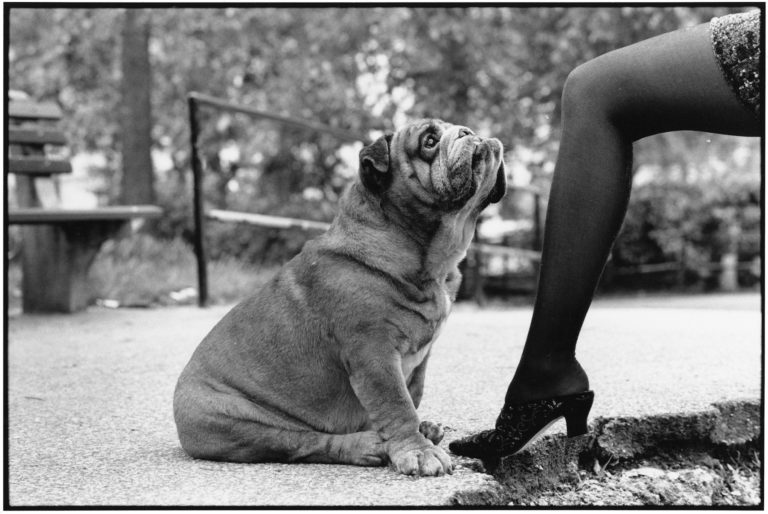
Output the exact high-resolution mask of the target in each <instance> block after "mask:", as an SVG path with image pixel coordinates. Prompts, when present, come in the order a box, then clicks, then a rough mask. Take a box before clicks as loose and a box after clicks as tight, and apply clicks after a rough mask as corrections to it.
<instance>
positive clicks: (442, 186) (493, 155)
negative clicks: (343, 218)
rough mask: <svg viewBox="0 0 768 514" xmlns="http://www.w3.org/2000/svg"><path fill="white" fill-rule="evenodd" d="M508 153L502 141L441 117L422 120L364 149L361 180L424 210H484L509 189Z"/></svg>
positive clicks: (394, 200)
mask: <svg viewBox="0 0 768 514" xmlns="http://www.w3.org/2000/svg"><path fill="white" fill-rule="evenodd" d="M502 153H503V148H502V144H501V142H500V141H499V140H498V139H495V138H483V137H479V136H476V135H475V134H474V132H472V131H471V130H470V129H468V128H467V127H462V126H459V125H452V124H450V123H446V122H444V121H441V120H435V119H427V120H420V121H416V122H413V123H410V124H408V125H407V126H406V127H404V128H403V129H402V130H400V131H398V132H396V133H395V134H390V135H386V136H383V137H381V138H379V139H378V140H376V141H375V142H373V143H372V144H370V145H369V146H367V147H365V148H363V150H361V152H360V178H361V180H362V182H363V184H364V185H365V187H367V188H368V189H369V190H371V191H372V192H374V193H375V194H378V195H380V196H382V197H383V198H386V199H388V200H390V201H391V202H392V203H394V204H401V203H405V202H409V203H411V204H413V203H414V202H413V199H414V198H415V199H416V200H418V201H417V202H416V203H417V204H418V205H420V206H421V208H419V209H417V213H418V214H423V213H424V212H425V210H429V211H433V212H438V213H442V214H445V213H448V212H452V211H458V210H462V209H463V208H465V207H470V206H471V207H472V208H475V209H477V210H478V211H479V210H482V209H483V208H485V207H486V206H487V205H488V204H489V203H496V202H498V201H499V200H501V198H502V197H503V196H504V193H505V191H506V178H505V170H504V163H503V161H502ZM406 210H408V211H413V210H414V209H406Z"/></svg>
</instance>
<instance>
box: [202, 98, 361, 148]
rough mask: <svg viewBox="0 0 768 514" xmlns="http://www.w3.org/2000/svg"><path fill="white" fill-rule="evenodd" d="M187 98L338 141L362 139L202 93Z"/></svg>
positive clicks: (316, 124) (324, 126)
mask: <svg viewBox="0 0 768 514" xmlns="http://www.w3.org/2000/svg"><path fill="white" fill-rule="evenodd" d="M188 96H189V98H190V99H194V100H195V101H197V102H198V103H199V104H201V105H203V104H204V105H210V106H213V107H216V108H218V109H221V110H222V111H229V112H236V113H241V114H248V115H250V116H254V117H257V118H264V119H266V120H272V121H277V122H280V123H283V124H286V125H293V126H294V127H300V128H305V129H309V130H316V131H318V132H326V133H329V134H333V135H334V136H336V137H338V138H339V139H342V140H345V141H362V138H361V137H360V136H359V135H357V134H353V133H351V132H347V131H346V130H343V129H337V128H334V127H331V126H328V125H323V124H322V123H315V122H312V121H305V120H300V119H296V118H290V117H288V116H280V115H277V114H272V113H268V112H264V111H260V110H258V109H254V108H252V107H247V106H244V105H238V104H233V103H231V102H226V101H224V100H221V99H219V98H216V97H213V96H208V95H204V94H202V93H197V92H192V93H189V95H188Z"/></svg>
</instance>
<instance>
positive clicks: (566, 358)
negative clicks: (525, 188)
mask: <svg viewBox="0 0 768 514" xmlns="http://www.w3.org/2000/svg"><path fill="white" fill-rule="evenodd" d="M760 128H761V124H760V122H759V120H758V118H757V116H755V115H754V114H753V113H751V112H750V111H749V110H748V109H747V108H746V107H744V106H743V105H742V104H741V103H740V101H739V100H738V98H737V97H736V95H735V93H734V92H733V91H732V90H731V89H730V88H729V87H728V85H727V84H726V82H725V80H724V79H723V77H722V75H721V72H720V70H719V68H718V65H717V62H716V60H715V57H714V53H713V51H712V46H711V43H710V40H709V27H708V24H703V25H700V26H697V27H694V28H692V29H687V30H682V31H678V32H672V33H668V34H664V35H661V36H658V37H655V38H652V39H649V40H646V41H643V42H640V43H637V44H635V45H632V46H629V47H625V48H622V49H619V50H616V51H613V52H610V53H608V54H605V55H603V56H601V57H598V58H596V59H594V60H592V61H589V62H587V63H586V64H583V65H582V66H580V67H578V68H577V69H576V70H574V71H573V72H572V73H571V75H570V76H569V78H568V81H567V82H566V85H565V91H564V93H563V134H562V139H561V143H560V151H559V155H558V158H557V164H556V166H555V173H554V179H553V182H552V189H551V192H550V197H549V207H548V211H547V221H546V227H545V236H544V247H543V253H542V262H541V272H540V279H539V289H538V292H537V297H536V303H535V307H534V311H533V319H532V321H531V325H530V329H529V332H528V338H527V340H526V343H525V349H524V351H523V356H522V358H521V361H520V364H519V366H518V368H517V371H516V373H515V377H514V379H513V380H512V383H511V384H510V387H509V390H508V392H507V402H508V403H523V402H525V401H529V400H534V399H539V398H547V397H553V396H558V395H563V394H570V393H575V392H580V391H583V390H585V389H587V388H588V382H587V376H586V374H585V373H584V371H583V370H582V369H581V367H580V366H579V364H578V362H577V361H576V359H575V350H576V340H577V338H578V335H579V331H580V330H581V326H582V323H583V321H584V317H585V316H586V313H587V310H588V308H589V305H590V303H591V301H592V296H593V294H594V290H595V287H596V285H597V282H598V280H599V278H600V274H601V273H602V269H603V267H604V265H605V262H606V259H607V257H608V253H609V251H610V248H611V246H612V244H613V241H614V239H615V238H616V235H617V233H618V231H619V228H620V226H621V223H622V220H623V219H624V215H625V213H626V210H627V202H628V199H629V192H630V187H631V183H632V177H631V171H630V170H631V164H632V142H633V141H636V140H638V139H641V138H643V137H646V136H649V135H652V134H658V133H662V132H668V131H672V130H700V131H706V132H716V133H721V134H732V135H743V136H757V135H759V134H760Z"/></svg>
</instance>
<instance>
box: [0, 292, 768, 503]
mask: <svg viewBox="0 0 768 514" xmlns="http://www.w3.org/2000/svg"><path fill="white" fill-rule="evenodd" d="M760 300H761V299H760V296H759V294H756V293H747V294H733V295H706V296H696V297H677V296H669V297H666V296H665V297H652V296H649V297H637V298H617V299H613V298H610V299H609V298H606V299H598V300H596V302H595V303H594V305H593V308H592V309H591V311H590V313H589V315H588V317H587V320H586V322H585V325H584V329H583V332H582V336H581V340H580V343H579V348H578V356H579V359H580V361H581V363H582V365H583V366H584V368H585V369H586V370H587V372H588V373H589V376H590V381H591V386H592V389H593V390H595V394H596V398H595V404H594V407H593V410H592V415H593V416H594V417H597V416H603V417H612V416H647V415H657V414H667V413H681V412H683V413H684V412H697V411H700V410H706V409H708V408H709V407H710V405H711V404H712V403H715V402H722V401H727V400H740V399H746V400H755V399H759V398H760V393H761V323H762V316H761V310H760V309H761V301H760ZM228 309H229V307H212V308H208V309H198V308H196V307H176V308H163V309H154V310H145V309H118V310H107V309H101V308H91V309H89V310H88V311H86V312H82V313H79V314H75V315H46V316H32V315H21V316H15V317H12V318H11V319H9V323H8V354H7V358H8V360H7V370H6V372H7V379H8V419H7V426H8V432H7V435H8V445H9V453H8V455H7V463H8V469H7V473H8V485H9V491H8V495H9V496H8V499H9V502H10V505H11V506H54V505H56V506H64V505H76V506H104V507H106V506H124V505H158V506H159V505H176V506H183V505H239V506H278V505H294V506H301V505H331V506H342V505H361V506H363V505H378V506H408V505H445V504H450V503H451V501H452V498H454V497H455V496H456V495H457V494H465V493H466V492H468V491H469V492H472V491H474V492H476V493H477V494H476V495H475V497H477V498H482V494H483V491H489V490H493V489H494V488H495V487H498V484H497V483H496V482H495V480H494V479H493V478H492V477H491V476H490V475H487V474H485V473H481V472H478V471H476V469H477V465H476V461H472V460H469V459H455V463H456V464H457V469H456V471H455V473H454V474H453V475H452V476H448V477H440V478H422V479H418V478H412V477H404V476H398V475H396V474H395V473H394V472H392V471H390V470H388V469H386V468H359V467H353V466H333V465H298V464H291V465H287V464H230V463H215V462H208V461H195V460H192V459H191V458H189V457H187V456H186V455H185V454H184V452H183V451H182V450H181V448H180V446H179V444H178V440H177V437H176V431H175V426H174V423H173V417H172V407H171V405H172V394H173V388H174V385H175V381H176V378H177V377H178V374H179V373H180V371H181V369H182V368H183V366H184V365H185V364H186V362H187V360H188V359H189V356H190V355H191V353H192V351H193V350H194V348H195V347H196V345H197V344H198V342H199V341H200V340H201V339H202V337H203V336H204V335H205V334H206V332H207V331H208V330H209V329H210V328H211V327H212V326H213V325H214V324H215V323H216V322H217V321H218V320H219V319H220V318H221V317H222V316H223V315H224V313H225V312H226V311H227V310H228ZM530 315H531V308H530V307H520V306H517V307H492V308H487V309H479V308H478V307H476V306H474V305H471V304H459V305H457V306H456V307H455V308H454V311H453V313H452V315H451V317H450V318H449V320H448V322H447V325H446V326H445V327H444V329H443V331H442V335H441V337H440V339H439V340H438V341H437V343H436V346H435V347H434V349H433V351H432V357H431V361H430V363H429V367H428V369H427V378H426V386H425V387H426V388H425V395H424V399H423V402H422V406H421V407H420V409H419V413H420V416H421V418H422V419H430V420H433V421H437V422H440V423H442V424H443V425H445V427H446V437H445V440H444V442H443V443H442V445H443V446H444V447H445V448H447V442H448V441H451V440H453V439H455V438H457V437H461V436H464V435H466V434H468V433H470V432H473V431H476V430H480V429H484V428H488V427H490V426H491V425H492V423H493V421H494V419H495V417H496V415H497V414H498V410H499V408H500V407H501V404H502V400H503V397H504V393H505V390H506V385H507V383H508V381H509V379H510V378H511V376H512V373H513V372H514V367H515V364H516V362H517V360H518V358H519V356H520V353H521V351H522V345H523V341H524V338H525V332H526V329H527V325H528V322H529V320H530ZM553 430H554V432H557V431H564V423H563V422H562V421H560V422H558V423H557V424H556V425H555V426H554V427H553ZM470 496H472V495H470ZM478 501H481V500H478Z"/></svg>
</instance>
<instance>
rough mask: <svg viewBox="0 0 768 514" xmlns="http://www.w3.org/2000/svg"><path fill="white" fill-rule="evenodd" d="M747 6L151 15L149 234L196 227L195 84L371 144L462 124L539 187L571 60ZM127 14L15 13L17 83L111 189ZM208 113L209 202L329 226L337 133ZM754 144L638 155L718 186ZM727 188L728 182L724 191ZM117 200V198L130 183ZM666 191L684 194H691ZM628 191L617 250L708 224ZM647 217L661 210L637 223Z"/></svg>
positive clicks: (232, 243) (278, 253) (699, 142)
mask: <svg viewBox="0 0 768 514" xmlns="http://www.w3.org/2000/svg"><path fill="white" fill-rule="evenodd" d="M740 10H744V8H743V7H741V8H727V7H711V6H706V5H705V6H698V7H634V6H625V7H610V6H608V7H576V8H574V7H562V6H560V7H549V6H518V7H496V6H493V7H489V6H482V7H478V6H474V7H463V6H462V7H453V6H449V7H431V6H429V7H425V6H419V7H368V6H366V7H361V8H327V7H324V8H301V9H300V8H284V7H271V8H266V7H258V8H241V7H225V8H209V7H207V8H183V9H182V8H152V9H150V10H149V12H150V15H151V19H152V27H151V40H150V46H149V51H150V58H151V61H152V62H151V64H152V70H153V82H152V102H153V118H154V119H153V130H152V140H153V143H154V149H155V151H156V153H157V154H162V155H165V156H166V157H167V159H168V160H169V161H170V165H169V166H168V167H167V168H165V167H163V168H158V169H157V170H156V188H157V193H158V197H159V202H160V203H161V204H162V205H163V206H164V207H165V208H166V212H167V216H166V219H164V220H162V221H161V222H160V223H159V224H158V225H157V227H156V229H155V230H156V234H157V235H160V236H162V237H167V238H173V237H176V236H184V237H186V236H188V235H189V234H190V231H191V209H190V205H191V201H190V199H191V184H190V182H191V180H190V166H189V160H190V156H189V126H188V112H187V103H186V95H187V94H188V93H189V92H190V91H200V92H204V93H207V94H210V95H213V96H217V97H221V98H225V99H227V100H229V101H232V102H237V103H241V104H245V105H249V106H252V107H254V108H257V109H261V110H265V111H269V112H274V113H278V114H284V115H290V116H294V117H298V118H304V119H311V120H313V121H318V122H321V123H324V124H327V125H330V126H334V127H339V128H344V129H347V130H349V131H351V132H353V133H356V134H360V137H361V139H364V138H367V137H370V136H373V135H375V134H377V133H379V132H381V131H383V130H392V129H393V128H394V127H396V126H397V125H399V124H400V123H402V122H403V121H404V120H405V119H408V118H416V117H423V116H435V117H440V118H444V119H446V120H449V121H452V122H456V123H462V124H466V125H469V126H471V127H473V128H476V129H478V130H479V131H480V132H481V133H486V134H489V135H490V134H492V135H494V136H496V137H499V138H501V139H502V141H503V142H504V143H505V147H506V148H507V150H508V155H507V159H508V162H510V163H511V164H512V166H511V168H513V169H516V170H518V171H519V170H522V171H525V172H528V173H530V174H531V176H532V179H531V182H532V183H533V184H534V185H538V186H540V187H541V189H543V190H546V189H547V187H548V183H549V180H550V176H551V172H552V169H553V167H554V164H553V163H554V161H555V157H556V154H557V144H558V139H559V137H558V136H559V125H560V119H559V113H560V108H559V107H560V96H561V93H562V87H563V84H564V83H565V78H566V77H567V75H568V73H569V72H570V70H572V69H573V68H574V67H576V66H577V65H578V64H580V63H583V62H585V61H587V60H589V59H591V58H593V57H595V56H597V55H599V54H602V53H604V52H607V51H610V50H612V49H614V48H618V47H621V46H625V45H627V44H631V43H633V42H636V41H639V40H642V39H645V38H648V37H652V36H654V35H657V34H661V33H663V32H667V31H670V30H675V29H678V28H681V27H686V26H691V25H694V24H697V23H701V22H705V21H708V20H709V19H710V18H711V17H712V16H715V15H722V14H726V13H728V12H734V11H740ZM123 15H124V9H118V8H108V9H83V8H79V9H73V8H55V9H51V8H46V9H35V8H32V7H26V6H24V7H13V8H12V9H11V10H10V15H9V22H10V31H9V41H10V47H9V79H10V84H9V85H10V87H11V88H13V89H21V90H24V91H26V92H28V93H29V94H30V95H31V96H33V97H35V98H37V99H41V100H54V101H57V102H58V103H59V104H60V105H61V106H62V107H63V109H64V112H65V119H64V128H65V130H66V131H67V133H68V134H69V137H70V140H71V142H72V150H73V153H77V152H82V151H89V152H95V153H99V154H102V155H104V156H105V157H106V165H105V166H104V167H103V168H101V169H96V170H94V173H95V174H96V175H98V176H100V177H106V178H107V179H109V180H108V182H109V183H110V184H117V181H116V180H112V178H114V177H115V176H117V175H118V174H119V171H120V159H121V146H120V145H121V141H120V137H119V136H120V134H119V126H120V124H119V120H118V119H117V117H118V113H119V112H120V109H119V104H120V101H121V99H120V97H119V87H118V86H119V84H120V81H121V80H123V79H124V77H122V76H121V73H120V68H119V49H120V44H121V41H120V40H119V39H120V38H119V30H115V27H119V26H120V23H121V19H122V17H123ZM201 123H202V127H203V134H202V136H201V137H202V139H201V148H202V152H203V160H204V164H205V174H206V180H207V181H206V185H205V187H206V199H207V202H208V203H209V205H211V206H218V207H227V208H231V209H238V210H250V211H255V212H260V213H266V214H269V213H274V214H289V215H292V216H297V217H303V218H309V219H322V220H328V219H330V217H331V216H332V214H333V209H334V205H335V202H336V200H337V198H338V195H339V194H340V193H341V191H342V189H343V187H344V185H345V184H346V182H347V181H348V179H349V177H350V176H351V174H353V173H354V171H355V170H354V169H350V164H349V163H348V162H347V161H348V159H347V161H345V159H344V158H343V156H342V154H343V151H342V150H341V149H340V145H341V143H340V142H339V141H338V140H337V139H335V138H334V137H332V136H329V135H327V134H316V133H311V132H307V131H302V130H298V129H293V128H288V127H281V126H278V125H276V124H274V123H271V122H266V121H257V120H254V119H251V118H248V117H245V116H242V115H234V114H230V113H222V112H217V111H214V110H211V109H205V110H203V112H202V119H201ZM749 144H751V145H752V146H748V145H749ZM749 144H747V143H744V142H743V141H740V140H738V139H736V138H728V137H719V136H714V135H712V136H707V137H706V138H704V137H702V136H701V135H700V134H686V133H674V134H665V135H662V136H655V137H653V138H648V139H646V140H644V141H642V142H640V143H639V144H638V145H636V149H635V155H636V165H637V167H638V168H643V167H644V168H645V169H656V170H657V172H655V173H656V177H657V178H658V177H665V176H671V175H670V174H671V173H672V174H676V176H675V177H672V178H679V179H680V180H681V181H682V182H694V183H695V182H696V181H697V180H701V179H702V177H703V178H706V179H707V180H710V182H712V183H716V182H715V181H716V178H717V177H707V176H706V175H707V173H708V172H707V170H712V169H713V166H712V163H713V162H715V161H717V162H720V163H721V168H723V167H725V168H726V169H725V170H724V169H720V170H719V171H718V170H714V171H716V172H717V173H719V174H720V175H722V174H723V173H726V172H727V173H729V174H733V175H743V174H745V173H750V172H751V171H752V170H754V169H755V167H756V164H755V162H747V163H744V162H735V161H734V160H733V159H730V158H723V157H721V156H724V155H725V156H728V155H731V154H734V153H735V151H736V150H738V149H739V148H745V147H746V148H748V149H749V150H750V151H751V153H752V154H754V155H757V154H758V153H759V152H757V146H756V145H757V143H749ZM745 145H746V146H745ZM222 149H230V150H232V151H231V152H230V154H232V155H234V157H232V155H226V153H225V152H222ZM348 153H349V152H348ZM352 153H354V151H353V152H352ZM729 159H730V160H729ZM670 170H672V171H670ZM702 170H704V171H702ZM713 173H714V172H713ZM678 175H679V177H678ZM686 187H687V186H686ZM728 187H729V186H724V187H722V188H718V191H719V192H721V193H723V194H724V193H725V191H726V190H727V189H728ZM108 193H109V195H110V197H111V198H112V199H114V198H117V197H118V193H119V192H118V191H117V190H115V189H112V190H110V191H108ZM646 194H648V195H652V194H654V195H655V194H658V195H663V194H666V195H667V197H666V198H667V199H666V200H664V201H663V202H662V201H661V200H659V201H660V202H661V203H662V204H664V205H666V204H667V203H670V204H675V205H673V206H669V207H668V208H665V209H667V210H668V212H667V211H663V212H662V211H661V210H659V209H656V208H655V207H654V208H649V207H648V205H649V202H650V204H653V203H654V201H652V199H651V198H650V197H648V198H647V200H648V202H646V201H645V200H646V198H645V197H644V196H643V195H646ZM672 194H679V195H682V196H680V203H677V204H676V202H674V201H672V199H671V196H670V195H672ZM697 194H698V193H697ZM635 196H636V197H637V199H638V200H637V201H639V202H640V203H638V204H637V205H636V206H635V207H633V209H634V210H633V211H632V212H631V213H630V216H634V217H633V218H631V220H630V221H629V222H628V223H627V227H633V228H631V229H630V228H628V229H627V230H637V231H638V232H637V233H638V234H640V233H642V234H644V235H643V236H642V238H639V239H636V242H635V243H633V245H635V246H634V249H630V246H631V245H627V248H625V249H624V250H622V251H623V252H624V253H623V254H622V255H624V257H622V258H626V259H627V262H636V261H638V259H639V260H642V259H650V260H651V261H653V260H654V259H660V258H661V257H660V255H661V254H664V255H667V254H669V253H670V252H673V251H674V247H675V245H679V244H680V243H679V242H678V243H675V242H674V239H675V238H677V237H681V234H684V237H685V238H687V239H695V238H696V237H698V235H696V234H695V233H689V232H688V230H689V229H690V230H698V229H694V228H693V226H688V225H685V226H677V225H676V227H677V228H674V229H673V228H670V227H671V225H670V226H665V225H664V224H663V223H662V222H661V221H660V220H661V218H662V217H664V216H671V218H666V219H668V220H672V219H675V216H677V217H678V218H679V219H680V220H683V219H685V218H686V217H687V216H689V215H691V214H692V212H693V211H696V209H697V208H698V207H696V205H698V202H699V199H697V197H695V195H694V197H692V199H690V201H689V200H686V201H685V202H683V201H682V198H683V197H685V195H684V194H683V191H682V190H675V189H671V190H666V189H663V188H657V189H654V190H651V189H648V190H644V191H640V192H639V194H636V195H635ZM686 198H687V197H686ZM668 200H669V202H668ZM665 202H666V203H665ZM686 202H688V203H686ZM633 205H634V204H633ZM654 205H655V204H654ZM686 205H688V207H686ZM672 207H675V209H677V210H674V211H671V210H669V209H672ZM648 209H650V210H648ZM686 209H693V211H690V212H689V211H687V210H686ZM696 212H698V211H696ZM641 213H645V214H647V215H648V216H650V217H652V218H653V217H654V216H658V219H657V218H653V219H652V220H651V221H648V220H645V221H643V218H642V217H638V216H640V214H641ZM642 223H651V224H652V225H653V227H654V228H653V231H652V232H653V233H652V234H651V233H650V232H648V231H644V230H640V229H639V228H638V227H640V225H641V224H642ZM669 223H671V221H669ZM694 225H695V223H694ZM649 226H650V225H649ZM697 226H698V225H697ZM209 237H210V238H211V239H210V242H211V248H215V249H216V251H217V252H221V253H222V254H230V255H241V256H243V257H247V258H248V259H249V260H255V261H263V260H264V259H265V255H266V256H268V257H267V260H273V259H274V260H283V259H285V258H286V257H288V256H290V253H291V252H294V251H295V250H296V249H297V248H299V247H300V245H301V243H302V242H303V240H304V239H306V237H307V236H301V235H298V234H292V233H285V234H277V233H275V232H272V231H263V230H261V231H260V230H258V229H253V228H248V227H238V226H223V225H220V224H212V225H211V227H210V228H209ZM275 241H277V242H275ZM641 241H644V243H643V244H644V245H645V246H643V245H640V242H641ZM638 245H640V246H638ZM641 246H642V247H641ZM270 248H271V249H272V250H270ZM659 252H660V253H659Z"/></svg>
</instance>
